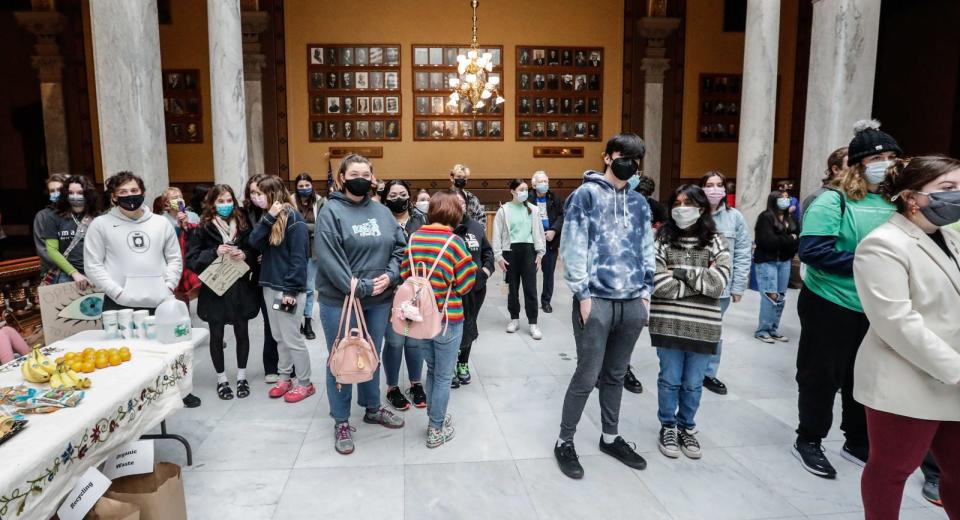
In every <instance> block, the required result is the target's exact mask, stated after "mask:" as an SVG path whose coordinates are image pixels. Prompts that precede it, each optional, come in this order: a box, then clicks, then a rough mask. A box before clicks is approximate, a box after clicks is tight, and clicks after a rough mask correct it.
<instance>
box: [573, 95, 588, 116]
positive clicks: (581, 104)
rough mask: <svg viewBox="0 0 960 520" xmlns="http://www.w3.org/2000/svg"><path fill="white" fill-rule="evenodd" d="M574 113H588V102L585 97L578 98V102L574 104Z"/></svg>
mask: <svg viewBox="0 0 960 520" xmlns="http://www.w3.org/2000/svg"><path fill="white" fill-rule="evenodd" d="M573 113H574V114H586V113H587V103H586V101H584V99H583V98H577V102H576V103H574V104H573Z"/></svg>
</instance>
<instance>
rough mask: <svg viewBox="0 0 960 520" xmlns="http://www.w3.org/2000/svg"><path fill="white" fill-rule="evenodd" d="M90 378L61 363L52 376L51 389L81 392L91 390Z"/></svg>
mask: <svg viewBox="0 0 960 520" xmlns="http://www.w3.org/2000/svg"><path fill="white" fill-rule="evenodd" d="M90 384H91V383H90V378H88V377H83V376H81V375H80V374H77V373H76V372H74V371H73V370H72V369H70V368H67V365H64V364H63V363H60V364H59V365H57V367H56V370H55V372H54V373H53V375H51V376H50V387H51V388H53V389H54V390H74V389H76V390H80V389H84V388H90Z"/></svg>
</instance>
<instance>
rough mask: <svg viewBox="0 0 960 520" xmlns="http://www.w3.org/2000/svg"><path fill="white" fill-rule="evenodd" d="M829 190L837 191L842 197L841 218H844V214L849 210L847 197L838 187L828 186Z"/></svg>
mask: <svg viewBox="0 0 960 520" xmlns="http://www.w3.org/2000/svg"><path fill="white" fill-rule="evenodd" d="M827 190H828V191H832V192H834V193H836V194H837V195H838V196H839V197H840V218H841V219H842V218H843V214H844V213H846V212H847V197H846V196H845V195H844V194H843V192H841V191H840V190H838V189H836V188H827Z"/></svg>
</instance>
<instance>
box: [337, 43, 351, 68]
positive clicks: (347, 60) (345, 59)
mask: <svg viewBox="0 0 960 520" xmlns="http://www.w3.org/2000/svg"><path fill="white" fill-rule="evenodd" d="M340 65H353V48H351V47H342V48H341V49H340Z"/></svg>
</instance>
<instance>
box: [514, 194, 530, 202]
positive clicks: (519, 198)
mask: <svg viewBox="0 0 960 520" xmlns="http://www.w3.org/2000/svg"><path fill="white" fill-rule="evenodd" d="M527 195H528V193H527V192H525V191H518V192H517V195H516V199H517V202H526V201H527Z"/></svg>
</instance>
